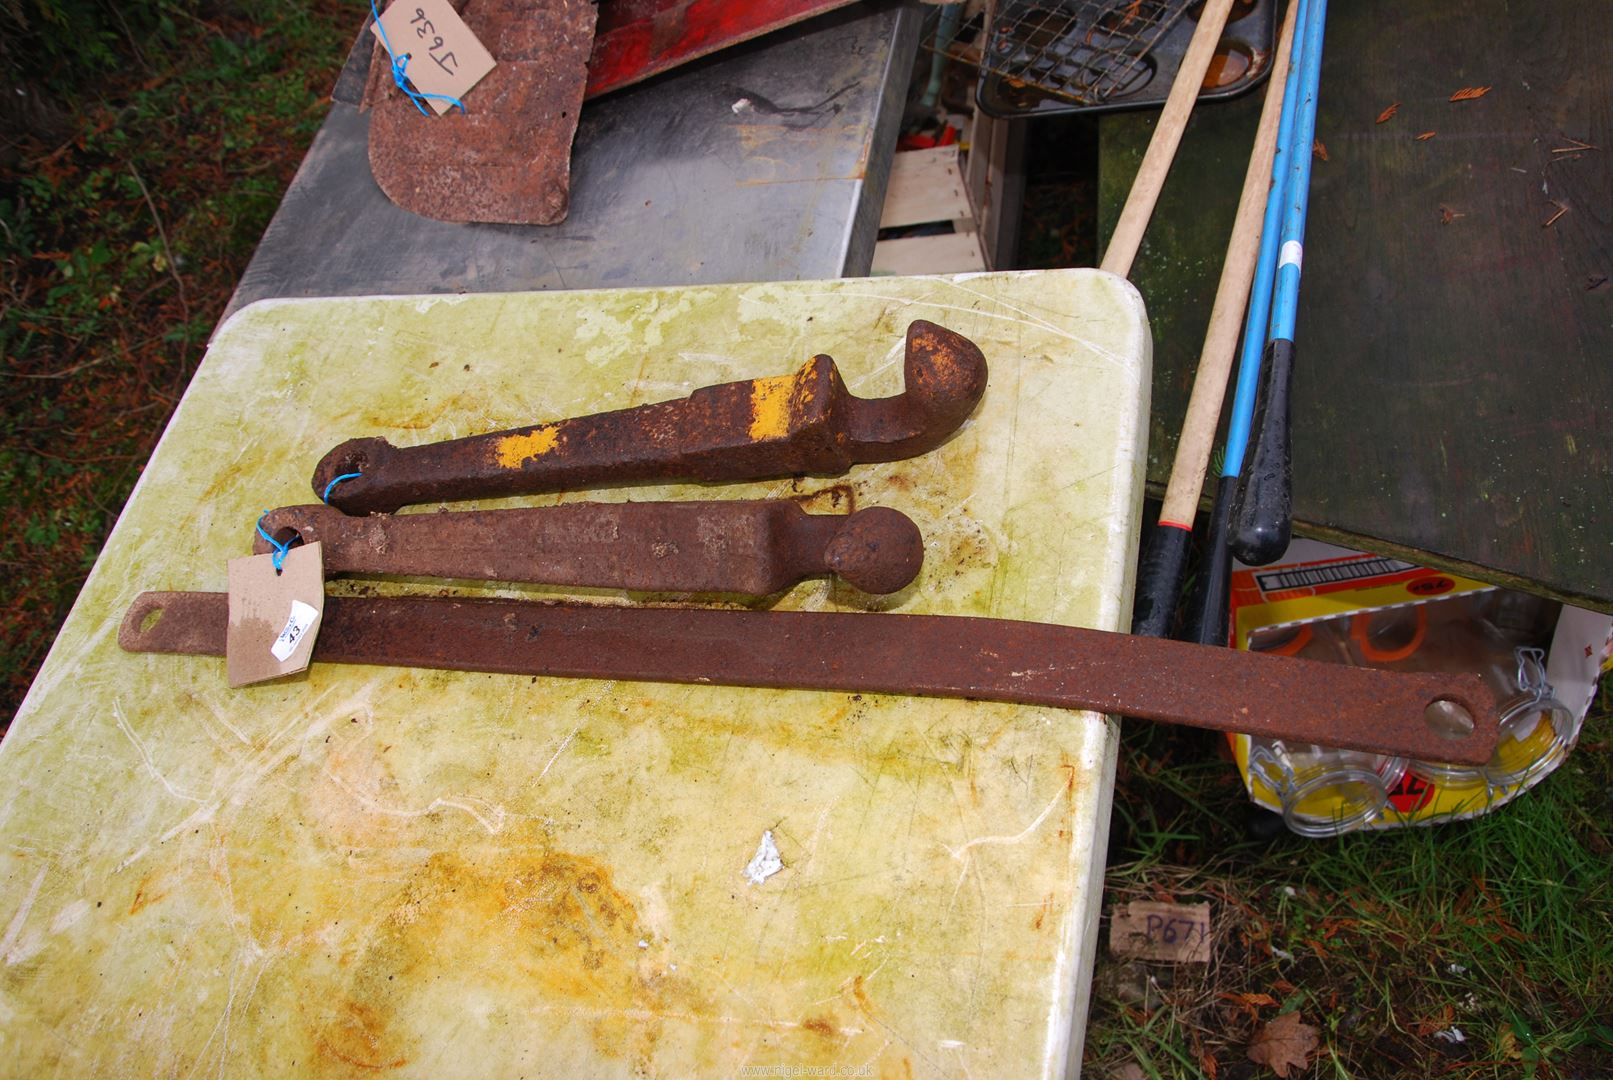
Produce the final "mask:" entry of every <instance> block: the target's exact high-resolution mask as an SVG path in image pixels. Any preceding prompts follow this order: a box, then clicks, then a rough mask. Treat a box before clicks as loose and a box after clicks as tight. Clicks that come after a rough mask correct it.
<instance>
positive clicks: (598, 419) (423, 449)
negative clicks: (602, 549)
mask: <svg viewBox="0 0 1613 1080" xmlns="http://www.w3.org/2000/svg"><path fill="white" fill-rule="evenodd" d="M986 374H987V372H986V359H985V357H984V356H983V355H981V352H980V350H979V348H977V347H976V346H975V344H974V343H973V342H972V341H970V340H969V339H968V338H966V337H963V336H962V335H961V334H956V333H953V332H952V331H951V330H948V329H946V328H945V327H941V326H937V325H936V324H934V323H931V322H925V321H924V320H922V319H917V320H914V321H913V322H912V323H911V324H910V325H909V326H908V328H907V352H906V356H905V358H904V362H903V378H904V379H905V384H904V389H903V391H902V393H900V394H896V395H894V396H892V397H886V398H875V399H868V398H858V397H853V396H852V395H851V393H850V392H849V391H847V389H846V385H845V383H844V382H842V381H841V378H840V372H839V371H838V370H837V369H836V368H835V364H834V361H833V360H832V359H830V358H829V357H827V356H815V357H813V358H812V359H811V360H809V361H807V363H806V365H805V366H804V367H803V368H801V370H800V371H798V372H796V373H795V374H794V375H781V376H777V377H775V378H770V379H751V380H747V381H744V382H732V383H722V384H720V385H718V386H707V387H704V388H702V389H700V390H696V391H695V392H694V393H693V394H690V395H689V396H688V397H687V398H682V399H680V400H676V401H664V402H660V403H658V404H654V405H640V406H638V407H637V408H632V409H618V410H616V411H614V412H606V413H597V414H595V415H593V416H584V417H577V418H573V419H570V420H558V421H554V422H552V423H545V424H535V425H533V426H531V427H525V428H515V429H512V430H509V431H499V432H494V433H492V434H488V435H472V436H469V437H467V438H463V439H451V440H448V441H446V442H438V443H427V444H425V445H423V446H411V447H403V448H399V447H395V446H393V445H392V444H391V443H389V442H387V441H386V440H385V439H380V438H368V439H350V440H348V441H347V442H345V443H342V444H341V445H339V446H337V447H336V448H335V449H333V450H331V451H330V452H329V453H327V454H326V455H325V456H324V457H323V458H322V459H320V462H319V464H318V465H317V466H315V468H314V476H313V489H314V493H315V494H316V495H318V496H319V497H320V498H321V499H324V500H326V501H328V502H329V503H330V504H331V505H332V506H335V507H336V508H338V509H339V510H342V511H343V512H345V513H349V514H365V513H391V512H392V511H394V510H397V509H398V508H399V507H402V506H410V505H415V504H419V503H430V502H452V501H455V500H461V499H481V498H498V497H502V496H510V495H538V494H543V493H545V492H553V491H567V490H575V489H577V488H586V487H596V486H600V485H604V484H626V483H637V482H643V481H650V480H654V481H673V480H695V481H702V482H707V483H711V482H718V481H738V480H765V479H774V478H777V477H784V476H797V475H803V474H807V473H811V474H815V475H838V474H839V473H843V472H845V471H846V469H848V468H850V467H851V466H852V465H853V464H855V463H859V462H875V461H899V460H901V459H903V458H909V457H914V456H916V455H918V454H922V453H925V452H927V451H929V450H933V449H935V448H936V447H937V446H939V445H941V443H942V442H944V441H945V440H946V439H947V438H948V437H949V436H951V435H952V433H953V432H954V431H956V430H957V429H958V427H959V426H960V425H961V424H962V423H963V422H964V420H966V419H968V417H969V414H970V413H972V412H973V411H974V408H975V406H976V405H977V404H978V403H979V402H980V398H981V395H983V394H984V393H985V391H986ZM333 485H334V486H333Z"/></svg>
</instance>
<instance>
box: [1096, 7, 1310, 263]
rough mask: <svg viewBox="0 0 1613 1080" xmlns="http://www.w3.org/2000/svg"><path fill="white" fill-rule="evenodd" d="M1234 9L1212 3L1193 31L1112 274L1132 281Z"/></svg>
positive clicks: (1117, 242) (1116, 246)
mask: <svg viewBox="0 0 1613 1080" xmlns="http://www.w3.org/2000/svg"><path fill="white" fill-rule="evenodd" d="M1232 4H1233V0H1209V2H1208V3H1206V4H1205V5H1204V10H1203V11H1202V12H1200V13H1199V25H1198V28H1197V29H1196V30H1194V31H1193V40H1192V41H1190V42H1189V43H1188V46H1187V52H1186V53H1184V54H1183V55H1182V66H1181V67H1180V68H1178V69H1177V71H1176V81H1175V82H1173V83H1171V92H1170V96H1169V97H1167V98H1166V99H1165V109H1164V111H1163V112H1161V113H1160V114H1159V124H1158V126H1157V127H1155V128H1154V136H1153V138H1152V139H1150V140H1149V142H1148V150H1147V152H1146V153H1144V154H1143V163H1142V167H1141V168H1139V169H1138V170H1137V177H1136V179H1134V180H1133V181H1132V182H1131V192H1130V194H1128V195H1127V196H1126V205H1125V206H1124V207H1123V208H1122V209H1121V211H1120V221H1119V223H1118V224H1117V225H1115V232H1114V235H1113V236H1112V237H1110V238H1109V247H1108V249H1107V250H1105V251H1104V253H1103V263H1102V264H1101V268H1102V269H1104V270H1107V271H1109V272H1110V273H1111V274H1119V275H1120V276H1121V277H1130V276H1131V264H1132V260H1134V259H1135V258H1136V257H1137V248H1138V246H1139V245H1141V244H1142V242H1143V230H1145V229H1147V228H1148V219H1149V218H1150V217H1152V216H1153V214H1154V204H1155V203H1156V202H1158V201H1159V190H1160V188H1162V187H1164V186H1165V176H1166V174H1167V173H1169V172H1170V171H1171V161H1172V159H1174V158H1175V157H1176V147H1177V145H1178V144H1180V143H1181V141H1182V132H1183V131H1184V130H1185V129H1186V127H1187V118H1188V116H1189V115H1191V114H1192V112H1193V103H1194V102H1195V101H1197V100H1198V96H1199V90H1200V89H1201V88H1202V87H1203V86H1204V76H1205V74H1206V73H1207V72H1208V71H1209V70H1210V61H1211V60H1212V59H1214V58H1215V47H1216V46H1217V45H1218V44H1220V42H1221V31H1222V30H1223V29H1225V28H1226V25H1227V14H1228V13H1229V12H1231V10H1232ZM1291 6H1292V5H1291Z"/></svg>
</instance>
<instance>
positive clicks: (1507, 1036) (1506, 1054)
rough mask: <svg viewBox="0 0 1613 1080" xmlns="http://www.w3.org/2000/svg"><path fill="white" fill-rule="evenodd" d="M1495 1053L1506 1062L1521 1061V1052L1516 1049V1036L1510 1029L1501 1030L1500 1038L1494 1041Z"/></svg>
mask: <svg viewBox="0 0 1613 1080" xmlns="http://www.w3.org/2000/svg"><path fill="white" fill-rule="evenodd" d="M1495 1052H1496V1054H1497V1055H1498V1056H1499V1057H1501V1058H1502V1059H1504V1060H1506V1061H1522V1060H1523V1051H1522V1050H1520V1049H1519V1048H1518V1036H1516V1035H1514V1034H1513V1033H1512V1028H1510V1027H1504V1028H1502V1029H1501V1037H1500V1038H1499V1039H1497V1040H1496V1041H1495Z"/></svg>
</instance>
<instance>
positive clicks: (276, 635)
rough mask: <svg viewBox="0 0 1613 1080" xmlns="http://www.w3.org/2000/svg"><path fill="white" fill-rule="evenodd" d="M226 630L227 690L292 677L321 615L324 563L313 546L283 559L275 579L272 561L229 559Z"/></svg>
mask: <svg viewBox="0 0 1613 1080" xmlns="http://www.w3.org/2000/svg"><path fill="white" fill-rule="evenodd" d="M229 581H230V626H229V632H228V634H227V635H226V636H225V638H224V666H225V669H226V670H227V671H228V673H229V679H230V685H231V686H247V685H249V684H251V683H255V682H264V681H265V680H268V679H278V678H280V677H281V676H282V675H295V674H296V673H297V672H299V671H301V670H303V669H304V668H306V667H307V666H308V661H309V660H310V659H311V658H312V657H313V654H314V636H315V635H316V634H317V633H318V632H319V616H320V613H321V612H323V611H324V610H325V560H324V556H323V553H322V551H321V548H320V546H319V545H318V544H304V545H302V546H301V547H294V548H292V549H291V550H290V551H288V552H287V553H286V561H285V563H284V564H283V565H282V566H281V568H280V572H279V573H275V569H274V556H273V555H248V556H246V557H245V558H241V559H231V560H230V568H229Z"/></svg>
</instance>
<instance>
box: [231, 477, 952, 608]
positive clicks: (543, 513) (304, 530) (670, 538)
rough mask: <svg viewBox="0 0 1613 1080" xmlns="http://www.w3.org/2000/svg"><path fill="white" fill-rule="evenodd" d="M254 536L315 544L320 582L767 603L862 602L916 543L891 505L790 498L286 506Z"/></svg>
mask: <svg viewBox="0 0 1613 1080" xmlns="http://www.w3.org/2000/svg"><path fill="white" fill-rule="evenodd" d="M260 525H261V528H262V532H258V531H256V530H255V531H254V533H253V537H254V539H253V546H254V549H255V550H256V551H257V552H258V554H260V555H261V554H264V553H266V552H269V551H272V550H273V546H272V545H271V544H270V543H269V541H268V540H267V539H266V538H265V537H264V533H267V534H269V535H270V536H273V537H274V538H275V539H276V540H277V541H279V542H280V543H282V544H285V543H293V542H300V543H307V544H313V543H318V544H321V545H322V549H323V552H324V563H325V572H326V573H327V574H333V573H335V574H410V575H418V576H423V577H436V578H463V579H468V580H476V581H524V582H538V583H542V584H546V585H580V586H585V587H589V588H601V589H633V590H638V591H642V592H682V593H740V594H744V595H748V596H766V595H768V594H770V593H776V592H779V591H780V590H783V589H787V588H789V587H790V586H792V585H794V584H796V583H797V582H799V581H801V580H802V579H803V578H807V577H814V576H822V575H827V574H836V575H838V576H839V577H840V578H841V579H842V580H844V581H846V582H847V583H849V584H851V585H854V586H856V587H857V588H859V589H862V590H863V591H864V592H869V593H893V592H896V591H897V590H898V589H901V588H903V587H905V586H907V585H908V584H909V583H911V582H912V580H913V579H914V578H915V577H916V576H918V572H919V567H920V566H922V565H923V562H924V538H923V537H922V536H921V535H920V534H919V529H918V526H917V525H915V524H913V521H912V519H911V518H909V517H908V516H907V515H906V514H903V513H901V512H900V511H897V510H892V509H890V508H889V507H886V506H871V507H867V508H864V509H862V510H857V511H855V512H853V513H851V514H809V513H807V512H806V511H805V510H803V509H802V508H801V507H800V506H799V505H797V504H796V503H793V502H790V501H789V500H787V499H750V500H741V499H736V500H733V501H727V502H643V503H569V504H567V505H565V506H536V507H522V508H517V509H512V510H469V511H462V512H457V513H437V514H404V515H397V516H394V515H371V516H369V517H349V516H348V515H346V514H344V513H342V512H341V511H340V510H337V509H334V508H333V507H329V506H319V505H314V506H283V507H281V508H280V509H278V510H271V511H269V512H268V513H267V514H266V515H264V517H263V520H262V522H261V523H260Z"/></svg>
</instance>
